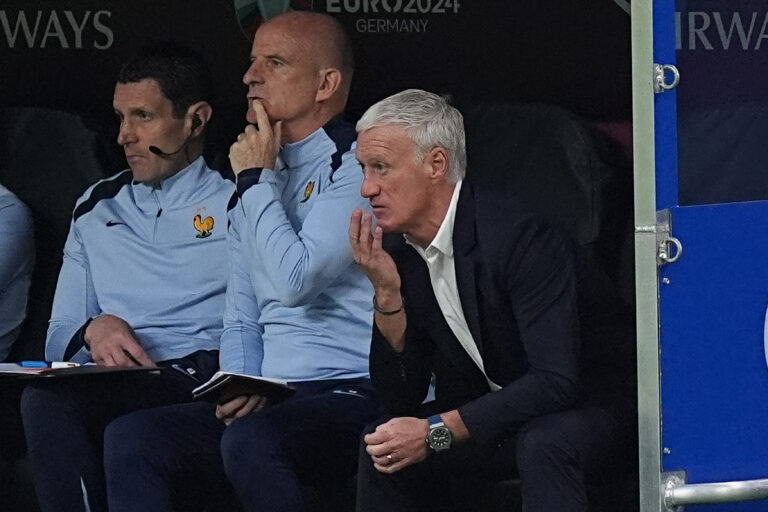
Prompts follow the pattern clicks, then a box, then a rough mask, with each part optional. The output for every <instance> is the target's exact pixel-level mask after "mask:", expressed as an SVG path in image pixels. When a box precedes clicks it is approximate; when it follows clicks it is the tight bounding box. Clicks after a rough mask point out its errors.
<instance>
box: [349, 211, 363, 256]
mask: <svg viewBox="0 0 768 512" xmlns="http://www.w3.org/2000/svg"><path fill="white" fill-rule="evenodd" d="M362 219H363V210H361V209H360V208H355V211H353V212H352V215H351V216H350V218H349V242H350V243H351V244H352V246H353V247H354V245H355V243H356V242H359V241H360V222H361V221H362Z"/></svg>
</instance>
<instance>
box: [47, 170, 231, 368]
mask: <svg viewBox="0 0 768 512" xmlns="http://www.w3.org/2000/svg"><path fill="white" fill-rule="evenodd" d="M233 190H234V184H233V183H232V182H231V181H228V180H225V179H224V178H222V177H221V175H220V174H219V173H218V172H216V171H213V170H211V169H209V168H208V167H207V166H206V164H205V161H204V160H203V158H202V157H200V158H198V159H197V160H195V161H194V162H192V164H190V165H189V166H188V167H186V168H185V169H183V170H181V171H180V172H178V173H177V174H175V175H173V176H171V177H170V178H168V179H166V180H164V181H162V182H161V183H160V185H159V186H157V187H153V186H150V185H146V184H144V183H139V182H134V181H133V173H132V172H131V171H130V169H127V170H125V171H123V172H121V173H118V174H116V175H115V176H112V177H111V178H108V179H105V180H102V181H99V182H98V183H96V184H95V185H93V186H91V187H90V188H88V190H87V191H86V192H85V194H83V196H82V197H81V198H80V199H79V200H78V201H77V206H76V207H75V210H74V214H73V219H72V225H71V227H70V230H69V235H68V236H67V241H66V244H65V246H64V261H63V265H62V268H61V273H60V274H59V281H58V285H57V286H56V295H55V297H54V301H53V310H52V313H51V320H50V324H49V327H48V337H47V340H46V350H45V357H46V359H49V360H62V359H65V360H73V361H78V362H85V361H89V360H90V353H89V352H88V350H87V347H85V345H84V343H83V333H84V330H85V329H84V326H85V325H86V322H87V321H88V320H89V319H90V318H93V317H95V316H98V315H101V314H107V313H108V314H112V315H115V316H118V317H120V318H122V319H123V320H125V321H126V322H128V324H130V325H131V326H132V327H133V329H134V331H135V332H136V334H137V336H138V338H139V341H140V342H141V345H142V347H143V348H144V350H145V351H146V352H147V353H148V355H149V356H150V357H151V358H152V359H153V360H154V361H156V362H158V361H164V360H168V359H176V358H179V357H184V356H186V355H188V354H190V353H192V352H195V351H197V350H215V349H218V348H219V340H220V335H221V331H222V315H223V312H224V302H225V299H224V297H225V289H226V281H227V249H226V231H227V203H228V201H229V198H230V197H231V196H232V193H233Z"/></svg>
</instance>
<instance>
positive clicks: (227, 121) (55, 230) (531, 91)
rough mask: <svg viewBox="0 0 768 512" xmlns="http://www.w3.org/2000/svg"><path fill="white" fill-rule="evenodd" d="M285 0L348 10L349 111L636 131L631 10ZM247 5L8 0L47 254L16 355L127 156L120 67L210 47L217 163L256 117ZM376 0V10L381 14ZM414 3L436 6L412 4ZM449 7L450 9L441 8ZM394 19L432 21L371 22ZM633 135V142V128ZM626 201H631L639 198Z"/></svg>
mask: <svg viewBox="0 0 768 512" xmlns="http://www.w3.org/2000/svg"><path fill="white" fill-rule="evenodd" d="M289 3H290V4H291V6H292V8H295V9H314V10H316V11H320V12H326V11H328V10H331V11H340V12H333V13H332V15H334V16H336V17H337V18H338V19H339V20H340V21H341V23H342V24H343V25H344V26H345V27H346V28H347V30H348V32H349V34H350V36H351V38H352V40H353V44H354V47H355V52H356V61H357V68H356V73H355V79H354V83H353V87H352V92H351V97H350V101H349V108H348V112H347V113H348V117H350V118H351V119H352V120H354V119H356V118H357V117H358V116H359V115H360V114H362V112H363V111H364V110H365V109H366V108H367V107H368V106H369V105H371V104H372V103H373V102H375V101H377V100H379V99H381V98H383V97H385V96H387V95H390V94H392V93H395V92H398V91H400V90H402V89H405V88H408V87H419V88H424V89H427V90H431V91H434V92H439V93H448V94H451V95H452V96H453V99H454V102H455V103H456V105H457V106H458V107H459V108H460V109H462V110H465V111H466V110H468V109H469V108H471V107H472V106H474V105H476V104H478V103H480V102H492V103H516V102H523V103H531V102H536V103H546V104H552V105H557V106H560V107H563V108H564V109H566V110H568V111H571V112H574V113H576V114H578V115H579V116H581V117H583V118H586V119H588V120H591V121H596V122H600V123H601V124H602V125H604V126H608V127H616V126H618V127H621V130H619V131H618V132H616V133H619V134H622V135H624V136H626V134H627V133H629V132H630V126H629V122H630V119H631V82H630V71H631V61H630V18H629V15H628V14H627V13H625V12H624V11H623V10H622V9H621V8H620V7H619V6H618V5H616V4H615V3H614V2H613V1H612V0H518V1H508V0H460V1H459V2H458V3H457V2H456V0H379V1H378V2H377V1H376V0H368V1H366V0H293V1H292V2H289ZM249 4H253V2H249V0H154V1H147V0H132V1H127V0H121V1H116V0H58V1H44V0H2V3H0V114H1V115H0V183H3V185H5V186H6V187H8V188H9V189H11V190H12V191H13V192H14V193H16V195H18V196H19V197H20V198H21V199H22V200H23V201H25V202H26V203H27V204H28V205H29V206H30V208H31V209H32V212H33V216H34V220H35V241H36V245H37V260H38V261H37V265H36V268H35V273H34V275H33V284H32V289H31V291H30V302H29V308H28V310H29V311H28V319H27V323H26V326H25V329H24V330H23V331H22V340H23V341H22V342H20V343H17V346H16V347H15V352H14V353H13V354H12V355H11V359H14V358H16V359H20V358H29V359H31V358H41V357H42V346H43V338H44V333H45V328H46V326H47V320H48V317H49V315H50V306H51V301H52V297H53V292H54V289H55V285H56V279H57V276H58V269H59V266H60V264H61V248H62V246H63V243H64V240H65V238H66V235H67V231H68V229H69V221H70V219H71V212H72V208H73V206H74V203H75V200H76V199H77V197H79V196H80V195H81V194H82V193H83V191H84V190H85V188H86V187H87V186H88V185H90V184H92V183H94V182H95V181H97V180H98V179H100V178H102V177H105V176H107V175H111V174H113V173H115V172H117V171H118V170H121V169H123V168H125V167H127V165H126V163H125V160H124V158H123V154H122V150H121V148H120V147H119V146H118V145H117V143H116V138H117V129H118V123H117V121H116V118H115V116H114V113H113V111H112V95H113V91H114V84H115V80H116V76H117V73H118V70H119V67H120V65H121V63H122V62H123V61H124V60H126V58H128V57H129V56H130V55H131V54H132V53H133V52H135V51H136V50H137V49H138V48H139V47H141V46H143V45H145V44H146V43H148V42H151V41H153V40H175V41H179V42H182V43H186V44H188V45H191V46H194V47H196V48H197V49H198V50H199V51H200V52H201V53H202V54H203V56H204V57H205V58H206V60H207V61H208V63H209V66H210V67H211V69H212V72H213V75H214V77H215V80H216V85H217V98H216V101H214V117H213V121H212V124H211V126H210V129H209V130H208V140H207V142H208V150H207V152H206V156H207V158H208V161H209V164H211V165H212V166H213V167H216V168H219V169H220V170H222V169H224V168H226V166H227V163H226V159H225V158H224V159H222V155H224V156H225V155H226V153H227V148H228V147H229V145H230V144H231V143H232V141H233V140H234V138H235V137H236V135H237V133H239V132H240V131H242V129H243V126H244V124H245V119H244V116H245V111H246V101H245V92H246V88H245V86H244V85H243V84H242V75H243V73H244V71H245V69H246V67H247V63H248V55H249V52H250V40H249V37H248V36H247V35H246V34H248V33H251V34H252V32H253V31H254V30H255V29H256V27H257V26H258V24H259V22H260V18H259V12H258V11H255V12H249ZM385 4H386V6H389V7H395V6H398V5H399V8H396V9H395V10H398V11H399V12H395V13H392V12H390V13H387V12H383V6H384V5H385ZM374 5H375V6H377V8H378V10H379V12H377V13H374V12H372V10H373V7H372V6H374ZM409 5H410V6H412V7H414V8H416V10H417V11H418V9H419V8H421V9H422V10H430V12H427V13H421V12H416V13H415V14H414V13H405V12H403V11H404V10H405V9H406V8H407V7H408V6H409ZM438 7H441V8H442V10H443V11H445V12H431V11H436V10H440V9H437V8H438ZM250 10H251V11H253V8H251V9H250ZM238 13H239V14H240V16H238ZM239 18H240V19H239ZM20 20H22V21H25V22H26V24H23V23H21V21H20ZM73 22H74V25H75V26H74V27H73V26H72V24H73ZM393 22H395V23H397V24H398V26H401V25H403V24H405V25H414V26H417V27H419V28H420V29H421V31H419V32H406V31H375V32H371V31H369V27H373V28H374V29H376V28H380V27H382V26H384V27H387V23H393ZM25 28H26V29H27V30H26V31H25ZM523 125H525V123H523ZM532 138H533V140H536V138H537V136H536V135H535V134H533V135H532ZM623 142H624V144H625V147H626V145H627V142H628V139H627V138H626V137H625V138H624V140H623ZM499 172H507V171H506V170H505V169H501V168H500V170H499ZM626 202H627V204H626V207H627V208H631V199H628V200H627V201H626Z"/></svg>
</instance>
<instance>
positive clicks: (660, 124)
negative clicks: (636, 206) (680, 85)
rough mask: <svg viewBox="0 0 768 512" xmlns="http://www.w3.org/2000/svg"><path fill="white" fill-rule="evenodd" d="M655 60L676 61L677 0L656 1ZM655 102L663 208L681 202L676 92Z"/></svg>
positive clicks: (658, 198)
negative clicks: (679, 193)
mask: <svg viewBox="0 0 768 512" xmlns="http://www.w3.org/2000/svg"><path fill="white" fill-rule="evenodd" d="M653 60H654V62H656V63H658V64H664V65H669V64H672V65H674V64H675V63H676V55H675V2H674V1H671V0H656V1H654V2H653ZM648 72H649V73H650V72H652V70H650V69H649V70H648ZM655 103H656V105H655V110H656V112H655V114H656V116H655V134H654V142H655V145H656V207H657V209H659V210H664V209H667V208H671V207H672V206H676V205H677V204H678V185H677V92H676V91H675V90H671V91H667V92H665V93H661V94H657V95H656V98H655Z"/></svg>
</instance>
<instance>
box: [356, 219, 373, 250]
mask: <svg viewBox="0 0 768 512" xmlns="http://www.w3.org/2000/svg"><path fill="white" fill-rule="evenodd" d="M358 239H359V240H360V248H361V249H362V250H363V251H364V252H366V253H369V252H370V249H371V214H370V213H368V212H365V213H364V214H363V222H362V224H360V237H359V238H358Z"/></svg>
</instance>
